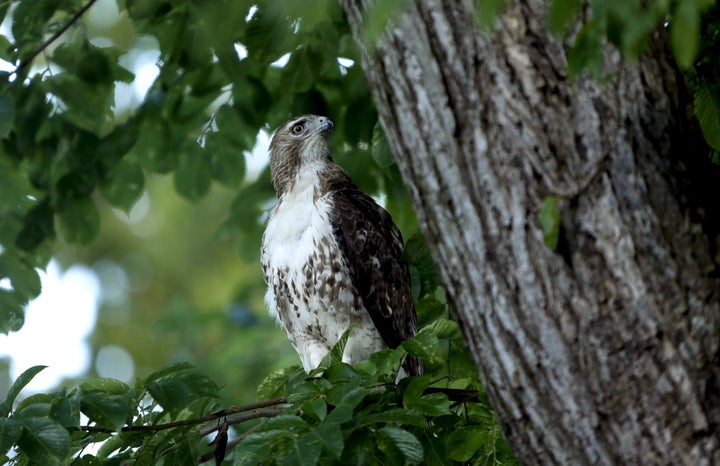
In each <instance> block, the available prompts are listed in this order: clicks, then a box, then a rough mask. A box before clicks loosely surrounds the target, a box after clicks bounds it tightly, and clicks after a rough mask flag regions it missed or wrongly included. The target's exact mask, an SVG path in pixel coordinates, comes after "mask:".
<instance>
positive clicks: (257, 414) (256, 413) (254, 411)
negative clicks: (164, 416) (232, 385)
mask: <svg viewBox="0 0 720 466" xmlns="http://www.w3.org/2000/svg"><path fill="white" fill-rule="evenodd" d="M284 403H287V398H275V399H273V400H268V401H261V402H259V403H252V404H249V405H244V406H233V407H230V408H227V409H222V410H220V411H216V412H214V413H212V414H208V415H207V416H200V417H195V418H191V419H183V420H181V421H173V422H167V423H164V424H156V425H148V426H125V427H123V428H122V429H120V431H121V432H158V431H161V430H166V429H172V428H174V427H182V426H191V425H195V424H203V423H205V422H208V421H214V420H216V419H220V418H223V417H225V418H227V419H226V421H225V422H226V423H227V424H228V425H229V424H238V423H240V422H244V421H247V420H250V419H258V418H261V417H273V416H277V415H278V414H279V413H280V412H281V411H282V409H281V408H272V409H263V408H267V407H269V406H275V405H279V404H284ZM248 411H250V412H248ZM238 413H242V414H238ZM231 414H237V415H236V416H230V415H231ZM229 416H230V417H229ZM217 429H218V427H217V426H213V428H212V429H210V430H208V432H206V433H210V432H213V431H215V430H217ZM80 430H82V431H84V432H100V433H113V432H114V431H113V430H112V429H106V428H105V427H99V426H81V427H80ZM203 435H205V434H203Z"/></svg>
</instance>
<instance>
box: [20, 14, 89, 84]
mask: <svg viewBox="0 0 720 466" xmlns="http://www.w3.org/2000/svg"><path fill="white" fill-rule="evenodd" d="M96 1H97V0H89V1H88V2H87V3H86V4H85V5H84V6H83V7H82V8H80V9H79V10H78V11H77V12H76V13H75V14H74V15H73V17H72V18H70V21H68V22H67V23H65V24H64V25H63V27H61V28H60V29H58V30H57V31H55V33H54V34H53V35H51V36H50V37H49V38H47V40H45V42H43V43H42V44H40V46H39V47H38V48H37V49H35V51H34V52H33V53H32V54H31V55H30V56H29V57H28V58H26V59H25V60H23V61H22V62H20V64H19V65H18V66H17V68H15V70H14V71H13V72H12V73H10V76H12V75H16V76H17V75H19V74H20V71H22V70H24V69H25V68H27V66H28V65H30V63H32V62H33V60H35V57H37V56H38V55H40V54H41V53H42V52H43V50H45V49H46V48H48V47H49V46H50V44H52V43H53V42H55V41H56V40H57V39H58V38H59V37H60V36H62V35H63V34H64V33H65V31H67V30H68V29H70V27H71V26H72V25H73V24H75V23H76V22H77V21H78V20H79V19H80V18H81V17H82V15H83V14H85V12H86V11H88V10H89V9H90V7H91V6H93V4H94V3H95V2H96Z"/></svg>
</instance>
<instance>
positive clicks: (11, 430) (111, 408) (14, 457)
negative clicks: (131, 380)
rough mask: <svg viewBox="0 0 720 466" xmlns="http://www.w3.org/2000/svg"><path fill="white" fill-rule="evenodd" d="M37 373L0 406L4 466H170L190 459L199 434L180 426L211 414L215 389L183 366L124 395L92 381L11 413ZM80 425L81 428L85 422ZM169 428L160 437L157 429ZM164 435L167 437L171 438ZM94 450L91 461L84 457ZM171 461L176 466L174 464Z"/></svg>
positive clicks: (35, 398)
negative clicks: (162, 463) (162, 465)
mask: <svg viewBox="0 0 720 466" xmlns="http://www.w3.org/2000/svg"><path fill="white" fill-rule="evenodd" d="M43 369H44V367H43V366H35V367H32V368H30V369H28V370H27V371H25V372H24V373H23V374H22V375H21V376H20V377H19V378H18V379H17V380H16V381H15V383H14V384H13V386H12V388H11V390H10V392H9V394H8V396H7V398H6V400H5V401H4V402H3V403H2V405H0V415H1V417H0V447H2V451H3V452H9V455H10V457H8V456H5V457H4V458H3V460H4V462H10V463H11V464H18V465H22V464H47V465H53V464H74V465H89V464H93V465H95V464H109V465H110V464H113V465H114V464H123V463H125V462H126V461H128V460H130V459H132V460H133V461H137V462H138V463H137V464H155V463H156V462H157V461H158V460H159V459H160V458H163V459H165V460H169V461H171V462H172V463H173V464H197V461H195V463H189V462H188V460H189V459H191V458H197V457H198V453H197V452H196V450H198V448H199V447H200V446H201V444H202V442H201V438H202V434H201V432H200V430H199V429H198V428H197V423H192V422H189V423H185V422H183V421H184V420H187V419H190V418H195V417H198V416H205V415H208V414H210V413H211V412H213V411H215V410H216V409H217V402H216V398H217V397H218V392H219V388H218V386H217V385H216V384H215V383H214V382H213V381H212V380H210V379H209V378H207V377H206V376H204V375H203V374H202V373H200V372H199V371H198V370H197V369H196V368H194V367H192V366H190V365H189V364H187V363H182V364H176V365H174V366H171V367H168V368H165V369H163V370H161V371H158V372H155V373H154V374H152V375H150V376H149V377H148V378H146V379H145V380H138V381H137V382H136V384H135V386H133V387H131V386H129V385H127V384H125V383H123V382H120V381H118V380H114V379H103V378H99V379H93V380H89V381H87V382H85V383H82V384H80V385H79V386H77V387H74V388H72V389H70V390H68V389H62V390H60V391H57V392H54V393H50V394H36V395H32V396H29V397H27V398H25V399H23V400H21V401H20V402H19V403H17V406H15V407H14V409H13V404H14V403H15V401H16V398H17V396H18V394H19V393H20V391H21V390H22V388H23V387H24V386H25V385H26V384H27V383H28V382H30V380H32V378H33V377H34V376H35V375H37V374H38V373H39V372H40V371H42V370H43ZM85 419H86V421H85ZM166 423H171V425H176V427H174V428H172V429H168V430H163V429H162V426H163V424H166ZM170 433H171V435H170ZM91 444H101V446H100V447H99V448H97V452H96V453H94V454H89V453H84V452H85V450H86V449H87V448H88V446H89V445H91ZM175 461H179V462H177V463H175Z"/></svg>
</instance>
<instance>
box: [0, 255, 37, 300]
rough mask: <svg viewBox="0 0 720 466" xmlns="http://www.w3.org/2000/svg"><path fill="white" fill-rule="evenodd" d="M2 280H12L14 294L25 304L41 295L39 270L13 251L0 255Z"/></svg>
mask: <svg viewBox="0 0 720 466" xmlns="http://www.w3.org/2000/svg"><path fill="white" fill-rule="evenodd" d="M2 278H9V279H10V285H11V286H12V291H13V293H14V294H16V295H17V297H18V299H19V300H21V301H22V302H23V303H27V302H28V301H30V300H31V299H33V298H36V297H37V296H38V295H39V294H40V291H41V284H40V276H39V275H38V273H37V270H35V267H33V266H32V265H31V264H28V263H27V261H26V260H24V259H21V258H20V257H18V255H17V254H16V253H14V251H12V250H7V251H3V252H2V253H1V254H0V279H2Z"/></svg>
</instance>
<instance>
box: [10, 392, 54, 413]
mask: <svg viewBox="0 0 720 466" xmlns="http://www.w3.org/2000/svg"><path fill="white" fill-rule="evenodd" d="M52 401H53V397H52V396H50V395H48V394H46V393H35V394H34V395H30V396H28V397H27V398H25V399H23V400H22V401H21V402H20V403H18V405H17V408H15V411H16V413H22V414H23V415H24V416H27V417H48V416H50V408H52Z"/></svg>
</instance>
